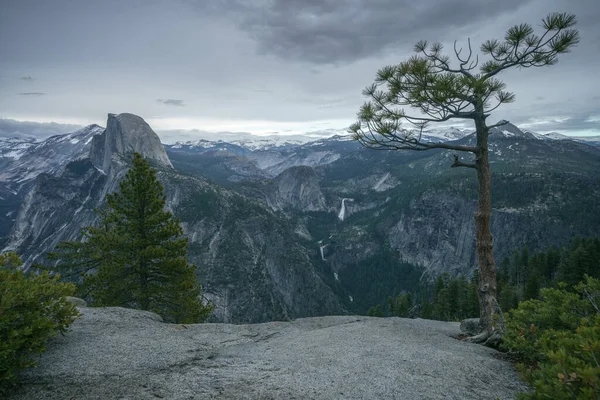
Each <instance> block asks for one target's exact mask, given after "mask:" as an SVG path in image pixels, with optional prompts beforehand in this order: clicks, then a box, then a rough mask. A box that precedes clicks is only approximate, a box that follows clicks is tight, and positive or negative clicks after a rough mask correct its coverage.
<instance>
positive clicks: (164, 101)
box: [156, 99, 185, 107]
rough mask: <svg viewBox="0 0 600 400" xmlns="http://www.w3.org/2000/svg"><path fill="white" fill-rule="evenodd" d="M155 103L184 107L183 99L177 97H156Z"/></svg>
mask: <svg viewBox="0 0 600 400" xmlns="http://www.w3.org/2000/svg"><path fill="white" fill-rule="evenodd" d="M156 102H157V103H160V104H164V105H166V106H175V107H184V106H185V104H183V100H178V99H156Z"/></svg>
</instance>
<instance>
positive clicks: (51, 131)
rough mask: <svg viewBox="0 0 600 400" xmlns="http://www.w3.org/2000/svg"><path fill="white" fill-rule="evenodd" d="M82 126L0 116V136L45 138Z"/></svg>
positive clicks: (69, 131)
mask: <svg viewBox="0 0 600 400" xmlns="http://www.w3.org/2000/svg"><path fill="white" fill-rule="evenodd" d="M81 128H82V126H80V125H74V124H57V123H56V122H30V121H15V120H12V119H2V118H0V137H33V138H38V139H45V138H47V137H50V136H54V135H62V134H65V133H71V132H75V131H76V130H78V129H81Z"/></svg>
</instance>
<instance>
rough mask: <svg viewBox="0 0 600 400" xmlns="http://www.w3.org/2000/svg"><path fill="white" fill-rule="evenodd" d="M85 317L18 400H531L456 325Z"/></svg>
mask: <svg viewBox="0 0 600 400" xmlns="http://www.w3.org/2000/svg"><path fill="white" fill-rule="evenodd" d="M81 312H82V314H83V315H82V317H81V318H79V319H78V320H77V321H76V322H75V323H74V324H73V326H72V330H71V331H70V332H69V333H67V334H66V335H65V336H59V337H57V338H56V339H54V340H53V341H52V342H51V343H50V345H49V346H48V350H47V352H46V353H45V354H44V355H43V356H42V358H41V361H40V366H39V367H38V368H36V369H32V370H29V371H27V372H26V373H25V374H24V377H23V380H24V386H23V387H22V389H21V390H20V391H19V392H18V393H16V395H15V396H13V397H12V398H13V399H42V398H43V399H103V400H105V399H128V400H133V399H160V398H164V399H392V398H395V399H497V398H499V399H513V398H514V397H515V394H516V393H517V392H519V391H524V390H526V387H525V386H524V384H523V383H522V382H521V381H520V380H519V378H518V377H517V374H516V372H515V370H514V368H513V367H512V365H511V364H509V363H507V362H505V361H501V360H499V359H498V358H495V357H494V353H495V351H494V350H492V349H489V348H485V347H483V346H480V345H475V344H470V343H465V342H461V341H459V340H456V339H454V338H452V335H454V334H458V333H459V327H458V323H446V322H438V321H429V320H422V319H416V320H411V319H402V318H385V319H384V318H369V317H362V316H360V317H358V316H330V317H317V318H304V319H298V320H295V321H291V322H269V323H263V324H255V325H230V324H202V325H174V324H165V323H163V322H162V321H161V319H160V317H158V316H157V315H155V314H152V313H149V312H143V311H137V310H129V309H124V308H118V307H114V308H81Z"/></svg>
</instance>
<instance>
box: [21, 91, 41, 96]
mask: <svg viewBox="0 0 600 400" xmlns="http://www.w3.org/2000/svg"><path fill="white" fill-rule="evenodd" d="M45 95H46V93H44V92H24V93H19V96H34V97H35V96H45Z"/></svg>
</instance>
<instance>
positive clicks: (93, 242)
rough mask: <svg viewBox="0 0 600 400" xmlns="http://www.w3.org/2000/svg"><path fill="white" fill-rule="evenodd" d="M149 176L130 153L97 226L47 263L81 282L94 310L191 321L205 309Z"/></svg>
mask: <svg viewBox="0 0 600 400" xmlns="http://www.w3.org/2000/svg"><path fill="white" fill-rule="evenodd" d="M165 203H166V198H165V195H164V193H163V187H162V185H161V183H160V182H159V181H158V179H157V178H156V171H155V170H154V169H153V168H151V167H150V165H149V164H148V162H147V161H145V160H144V159H143V158H142V156H141V155H140V154H138V153H135V154H134V156H133V167H132V168H131V169H130V170H129V171H128V172H127V174H126V176H125V178H124V179H123V180H122V181H121V182H120V184H119V190H118V191H117V192H115V193H112V194H109V195H107V197H106V206H105V208H103V209H102V210H99V211H98V212H99V217H100V218H99V219H100V222H99V224H98V225H97V226H88V227H85V228H83V230H82V233H83V238H84V240H83V241H79V242H62V243H61V244H59V246H58V248H57V249H58V251H57V252H55V253H53V254H50V258H53V259H57V260H59V264H58V266H57V269H67V270H70V271H71V275H74V274H79V275H80V276H81V286H80V290H81V292H82V296H84V297H88V298H90V299H91V302H92V305H95V306H122V307H130V308H139V309H142V310H148V311H153V312H156V313H158V314H160V315H161V316H162V317H163V318H164V319H165V320H166V321H169V322H177V323H194V322H202V321H204V320H206V318H207V317H208V316H209V314H210V312H211V311H212V306H211V305H205V304H204V303H203V301H202V299H201V296H200V289H201V288H200V285H199V284H198V282H197V280H196V275H195V269H196V266H195V265H193V264H188V262H187V259H186V253H187V239H186V238H184V237H182V235H183V230H182V228H181V225H180V223H179V220H178V219H176V218H175V217H174V216H173V214H172V213H171V212H169V211H165V209H164V208H165Z"/></svg>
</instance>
